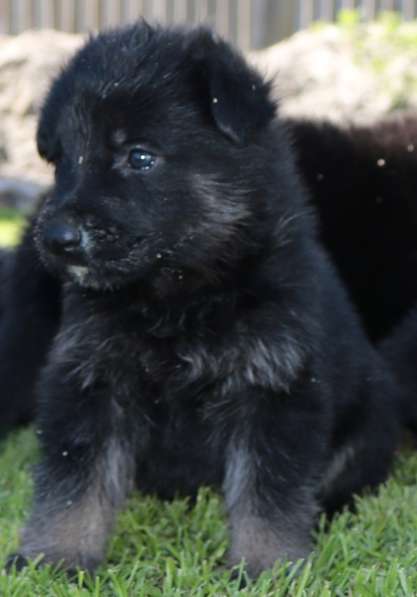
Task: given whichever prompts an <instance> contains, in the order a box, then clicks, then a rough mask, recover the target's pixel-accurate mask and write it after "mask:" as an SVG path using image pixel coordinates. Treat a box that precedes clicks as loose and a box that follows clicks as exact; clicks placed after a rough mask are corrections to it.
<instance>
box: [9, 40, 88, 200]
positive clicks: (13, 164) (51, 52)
mask: <svg viewBox="0 0 417 597" xmlns="http://www.w3.org/2000/svg"><path fill="white" fill-rule="evenodd" d="M81 40H82V36H79V35H71V34H68V33H60V32H57V31H37V32H35V31H28V32H25V33H23V34H21V35H18V36H10V37H8V36H2V37H0V178H1V179H2V180H1V184H2V188H7V189H9V190H8V191H7V193H6V194H7V197H9V198H10V197H11V196H15V197H17V195H16V193H17V190H18V185H17V183H16V180H17V179H20V178H21V177H24V179H25V180H27V182H22V185H21V189H22V192H23V193H24V198H23V199H22V202H23V203H25V202H26V199H25V198H29V197H31V196H32V194H33V193H32V191H33V189H32V187H31V185H35V186H36V185H37V187H39V188H41V187H45V186H46V185H48V184H49V183H50V182H51V179H52V172H51V168H50V167H49V166H47V165H46V164H45V163H44V162H43V161H42V160H41V159H39V157H38V155H37V152H36V147H35V132H36V120H37V114H38V112H39V108H40V106H41V104H42V100H43V97H44V95H45V93H46V90H47V88H48V85H49V82H50V80H51V79H52V77H53V76H54V75H55V74H56V73H57V71H58V69H59V68H60V67H61V66H62V64H63V63H64V62H65V60H67V59H68V57H69V56H70V55H71V54H72V53H73V52H74V51H75V50H76V48H77V47H78V46H79V45H80V43H81ZM3 179H4V180H3ZM13 180H14V181H15V182H11V181H13ZM31 181H33V183H32V182H31ZM12 188H13V189H14V190H13V191H12V190H11V189H12ZM2 193H3V192H2ZM2 197H4V195H3V194H2Z"/></svg>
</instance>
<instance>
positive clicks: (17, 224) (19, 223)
mask: <svg viewBox="0 0 417 597" xmlns="http://www.w3.org/2000/svg"><path fill="white" fill-rule="evenodd" d="M23 223H24V220H23V218H22V216H21V215H20V214H19V213H17V212H16V211H15V210H13V209H8V208H4V207H2V208H0V246H9V245H14V244H16V242H17V241H18V239H19V237H20V234H21V232H22V228H23Z"/></svg>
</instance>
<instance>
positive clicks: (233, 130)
mask: <svg viewBox="0 0 417 597" xmlns="http://www.w3.org/2000/svg"><path fill="white" fill-rule="evenodd" d="M190 50H191V56H192V59H193V60H194V61H195V63H196V66H197V69H198V72H199V76H200V81H201V84H202V87H203V89H204V92H205V97H206V98H207V100H208V101H209V109H210V112H211V115H212V117H213V119H214V122H215V124H216V125H217V127H218V128H219V130H220V131H221V132H222V133H223V134H224V135H226V136H227V137H228V138H229V139H231V140H232V141H233V142H235V143H237V144H243V143H245V142H247V141H248V140H249V139H250V137H251V136H252V134H253V133H254V132H255V131H257V130H261V129H262V128H264V127H265V126H267V125H268V123H269V122H270V121H271V120H272V119H273V117H274V115H275V109H276V106H275V103H274V101H273V100H272V99H271V97H270V83H269V82H266V81H264V80H263V79H262V77H261V75H260V74H259V73H258V72H256V71H255V70H254V69H252V68H251V67H250V66H249V65H248V64H247V63H246V61H245V59H244V58H243V57H242V56H241V55H240V54H239V53H238V52H236V51H234V50H233V49H232V48H231V47H230V45H229V44H227V43H226V42H224V41H222V40H221V39H219V38H218V37H217V36H215V35H214V34H213V33H212V32H211V31H209V30H207V29H199V30H197V31H195V32H194V36H193V39H192V41H191V42H190Z"/></svg>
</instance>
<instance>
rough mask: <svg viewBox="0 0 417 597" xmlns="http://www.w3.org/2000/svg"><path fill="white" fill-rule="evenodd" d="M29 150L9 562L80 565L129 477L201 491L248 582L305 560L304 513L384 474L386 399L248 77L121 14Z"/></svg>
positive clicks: (270, 116)
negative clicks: (26, 284)
mask: <svg viewBox="0 0 417 597" xmlns="http://www.w3.org/2000/svg"><path fill="white" fill-rule="evenodd" d="M38 148H39V152H40V154H41V155H42V156H43V157H44V158H45V159H47V160H48V161H50V162H52V163H53V165H54V167H55V184H54V187H53V189H52V190H51V192H50V194H49V195H48V197H47V198H46V200H45V201H44V202H43V203H42V206H41V208H40V210H39V213H38V216H37V223H36V232H35V241H36V245H37V248H38V251H39V253H40V256H41V258H42V261H43V263H44V265H45V266H46V268H47V269H48V270H49V271H50V272H51V273H52V274H53V275H56V276H58V277H59V278H60V279H61V281H62V283H61V284H62V288H61V293H62V313H61V315H60V317H59V320H60V323H59V326H60V327H59V330H58V333H57V335H56V336H55V339H54V341H53V345H52V348H51V350H50V353H49V356H48V360H47V363H46V365H45V367H44V368H43V370H42V372H41V374H40V381H39V386H38V395H39V420H38V427H39V432H40V439H41V444H42V449H43V460H42V463H41V464H40V466H39V469H38V471H37V473H36V476H35V498H34V505H33V510H32V513H31V515H30V517H29V520H28V522H27V524H26V526H25V528H24V530H23V532H22V536H21V544H20V548H19V553H18V554H15V555H14V556H12V557H11V559H10V564H11V565H13V564H14V565H17V566H20V565H24V564H25V562H26V560H27V559H31V558H34V557H36V556H39V555H42V556H43V561H44V562H50V563H61V564H62V565H63V566H64V567H65V568H67V569H73V568H74V567H84V568H86V569H88V570H93V569H94V568H95V567H96V566H97V565H98V564H99V563H100V562H101V561H102V559H103V557H104V554H105V545H106V540H107V537H108V535H109V532H110V530H111V528H112V524H113V521H114V517H115V513H116V511H117V509H118V508H120V507H121V506H122V504H123V502H124V500H125V498H126V496H127V495H128V493H129V491H130V490H131V489H132V487H134V486H135V485H136V484H137V486H138V487H139V488H140V489H141V490H142V491H150V492H153V493H156V494H158V495H160V496H162V497H163V498H170V497H172V496H174V495H176V494H181V493H182V494H186V495H193V494H195V492H196V491H197V489H198V487H199V486H200V485H212V486H215V487H218V488H221V490H222V491H223V494H224V498H225V503H226V507H227V510H228V513H229V520H230V532H231V546H230V553H229V562H230V564H231V565H234V564H236V563H238V562H240V561H241V560H242V559H244V560H245V562H246V565H247V569H248V572H249V573H250V574H251V575H253V576H255V575H257V574H259V573H260V572H261V571H262V570H263V569H265V568H268V567H270V566H272V565H273V564H274V562H275V561H276V560H281V561H285V560H290V561H295V560H297V559H299V558H304V557H306V556H307V555H308V554H309V552H310V549H311V531H312V529H313V527H314V525H315V522H316V516H317V513H318V512H319V510H320V509H325V510H326V511H328V512H330V513H331V512H333V511H334V510H335V509H336V508H338V507H340V506H341V505H342V504H344V503H346V502H348V501H349V500H350V498H351V496H352V494H353V493H355V492H358V491H360V490H361V489H362V488H363V487H365V486H375V485H376V484H377V483H379V482H381V481H383V480H384V479H385V477H386V475H387V471H388V467H389V464H390V462H391V459H392V455H393V452H394V450H395V448H396V446H397V444H398V441H399V435H400V430H401V424H402V419H401V412H400V411H401V408H402V405H403V402H402V401H401V400H399V399H398V395H397V394H398V390H397V386H396V384H395V382H394V381H393V379H392V377H391V374H390V372H389V371H388V369H387V367H386V366H385V364H384V362H383V361H382V359H381V358H380V356H379V355H378V354H377V352H376V351H375V350H374V349H373V348H372V347H371V345H370V344H369V342H368V340H367V338H366V336H365V333H364V332H363V330H362V328H361V326H360V323H359V321H358V317H357V316H356V314H355V312H354V309H353V308H352V305H351V303H350V301H349V299H348V298H347V296H346V293H345V291H344V289H343V288H342V285H341V283H340V281H339V278H338V275H337V274H336V272H335V270H334V269H333V267H332V265H331V264H330V263H329V260H328V258H327V256H326V254H325V252H324V251H323V249H322V248H321V246H320V244H319V242H318V240H317V234H316V224H315V217H314V213H313V212H312V209H311V208H309V207H308V197H307V195H306V192H305V190H304V188H303V185H302V183H301V181H300V176H299V173H298V170H297V168H296V165H295V159H294V155H293V151H292V146H291V142H290V138H289V134H288V130H287V127H286V125H285V123H283V122H282V121H281V119H280V117H279V114H278V111H277V106H276V104H275V103H274V101H273V100H272V98H271V93H270V85H269V84H268V82H266V81H264V80H263V79H262V78H261V77H260V75H259V74H258V73H257V72H255V71H254V70H252V69H251V68H250V67H249V66H248V65H247V64H246V62H245V61H244V59H243V58H242V57H241V56H240V55H239V54H238V53H237V52H235V51H234V50H233V49H231V47H230V46H229V45H228V44H226V43H225V42H223V41H222V40H220V39H218V38H217V37H215V36H213V34H211V33H210V32H209V31H207V30H204V29H197V30H191V31H186V30H183V29H163V28H159V27H151V26H149V25H147V24H146V23H143V22H142V23H139V24H136V25H134V26H130V27H128V28H123V29H117V30H113V31H109V32H107V33H102V34H100V35H98V36H96V37H93V38H91V39H90V40H89V41H88V42H87V43H86V45H85V46H84V47H83V48H82V49H81V50H80V51H79V52H78V53H77V54H76V56H75V57H74V58H73V60H72V61H71V62H70V63H69V64H68V65H67V67H66V68H65V69H64V70H63V72H62V73H61V74H60V75H59V76H58V78H57V79H56V81H55V82H54V83H53V85H52V88H51V90H50V92H49V95H48V97H47V99H46V102H45V105H44V108H43V111H42V115H41V118H40V124H39V130H38Z"/></svg>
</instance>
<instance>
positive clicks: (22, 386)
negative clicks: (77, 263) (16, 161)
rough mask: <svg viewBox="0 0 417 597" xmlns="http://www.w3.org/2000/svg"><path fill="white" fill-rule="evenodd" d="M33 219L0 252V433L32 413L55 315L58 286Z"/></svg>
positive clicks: (57, 314)
mask: <svg viewBox="0 0 417 597" xmlns="http://www.w3.org/2000/svg"><path fill="white" fill-rule="evenodd" d="M32 233H33V229H32V222H30V223H29V226H28V230H27V232H26V233H25V235H24V237H23V239H22V241H21V244H20V245H19V247H18V248H17V249H16V250H15V251H7V252H6V251H4V252H2V253H1V254H0V281H1V293H0V378H1V380H2V390H1V396H0V437H2V435H4V433H5V432H6V431H8V430H9V429H12V428H14V427H15V426H17V425H21V424H24V423H27V422H29V421H31V420H32V419H33V417H34V416H35V408H36V397H35V394H36V392H35V385H36V380H37V378H38V375H39V371H40V368H41V367H42V366H43V365H44V364H45V362H46V355H47V352H48V350H49V349H50V347H51V343H52V338H53V336H54V334H55V333H56V331H57V329H58V325H59V319H60V306H61V299H60V294H61V291H60V289H61V285H60V282H59V281H58V280H57V279H56V278H55V277H53V276H51V275H50V274H49V272H48V271H47V270H46V269H45V267H44V266H43V264H42V263H41V262H40V259H39V256H38V254H37V251H36V250H35V246H34V241H33V234H32Z"/></svg>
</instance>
